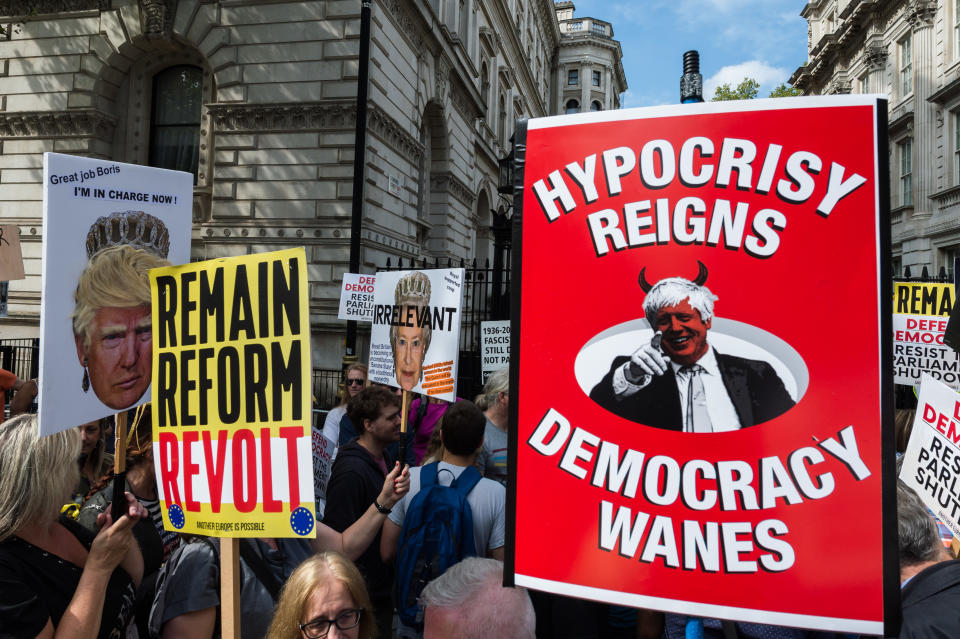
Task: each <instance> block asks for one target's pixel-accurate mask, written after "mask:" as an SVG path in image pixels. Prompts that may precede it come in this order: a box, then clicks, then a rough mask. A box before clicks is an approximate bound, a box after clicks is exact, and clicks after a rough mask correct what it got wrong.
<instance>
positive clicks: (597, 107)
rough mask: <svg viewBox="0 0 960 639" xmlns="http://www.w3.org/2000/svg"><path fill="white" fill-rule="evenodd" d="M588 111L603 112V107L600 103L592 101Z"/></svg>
mask: <svg viewBox="0 0 960 639" xmlns="http://www.w3.org/2000/svg"><path fill="white" fill-rule="evenodd" d="M590 110H591V111H603V107H602V106H601V105H600V103H599V102H598V101H596V100H594V101H593V102H591V103H590Z"/></svg>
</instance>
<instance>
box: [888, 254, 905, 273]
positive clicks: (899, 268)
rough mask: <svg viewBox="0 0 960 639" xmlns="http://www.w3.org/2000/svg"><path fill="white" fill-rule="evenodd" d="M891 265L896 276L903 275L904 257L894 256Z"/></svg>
mask: <svg viewBox="0 0 960 639" xmlns="http://www.w3.org/2000/svg"><path fill="white" fill-rule="evenodd" d="M891 266H892V267H893V268H892V270H893V276H894V277H900V276H901V275H903V258H902V257H900V256H899V255H897V256H896V257H894V258H893V264H892V265H891Z"/></svg>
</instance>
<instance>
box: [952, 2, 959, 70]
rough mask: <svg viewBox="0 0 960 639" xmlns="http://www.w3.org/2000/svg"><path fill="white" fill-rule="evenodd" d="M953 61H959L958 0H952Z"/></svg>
mask: <svg viewBox="0 0 960 639" xmlns="http://www.w3.org/2000/svg"><path fill="white" fill-rule="evenodd" d="M952 17H953V29H951V31H952V32H953V60H954V61H955V62H956V61H957V60H960V0H953V16H952Z"/></svg>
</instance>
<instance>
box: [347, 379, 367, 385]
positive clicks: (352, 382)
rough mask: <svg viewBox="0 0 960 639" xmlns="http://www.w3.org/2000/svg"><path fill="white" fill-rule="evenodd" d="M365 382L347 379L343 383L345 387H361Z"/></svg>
mask: <svg viewBox="0 0 960 639" xmlns="http://www.w3.org/2000/svg"><path fill="white" fill-rule="evenodd" d="M365 381H366V380H363V379H348V380H347V381H345V382H344V384H346V385H347V386H363V384H364V382H365Z"/></svg>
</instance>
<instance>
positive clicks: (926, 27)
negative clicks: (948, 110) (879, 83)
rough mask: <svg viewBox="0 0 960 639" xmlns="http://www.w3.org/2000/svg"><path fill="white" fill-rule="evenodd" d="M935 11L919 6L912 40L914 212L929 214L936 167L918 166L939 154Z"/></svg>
mask: <svg viewBox="0 0 960 639" xmlns="http://www.w3.org/2000/svg"><path fill="white" fill-rule="evenodd" d="M933 18H934V13H933V12H929V11H926V10H924V9H921V8H918V9H916V10H915V13H914V14H913V16H912V20H911V22H912V23H913V38H912V39H913V43H912V45H913V46H912V51H911V53H912V56H913V59H912V63H913V118H914V122H913V130H914V136H915V138H914V141H913V158H914V162H913V166H914V171H913V180H914V182H913V196H914V198H913V216H914V218H926V217H929V216H930V214H931V213H932V212H933V207H932V205H931V201H930V197H929V196H930V195H931V194H932V193H933V192H934V189H935V188H936V184H935V183H934V180H935V176H934V172H933V171H923V170H916V169H918V168H919V167H920V164H921V162H925V161H927V160H928V159H929V158H933V157H934V156H935V154H936V143H937V141H936V128H937V127H936V120H935V118H936V105H935V104H932V103H930V102H928V101H927V98H928V97H930V95H931V94H932V93H933V91H934V86H933V65H934V41H933V36H934V33H933Z"/></svg>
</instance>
